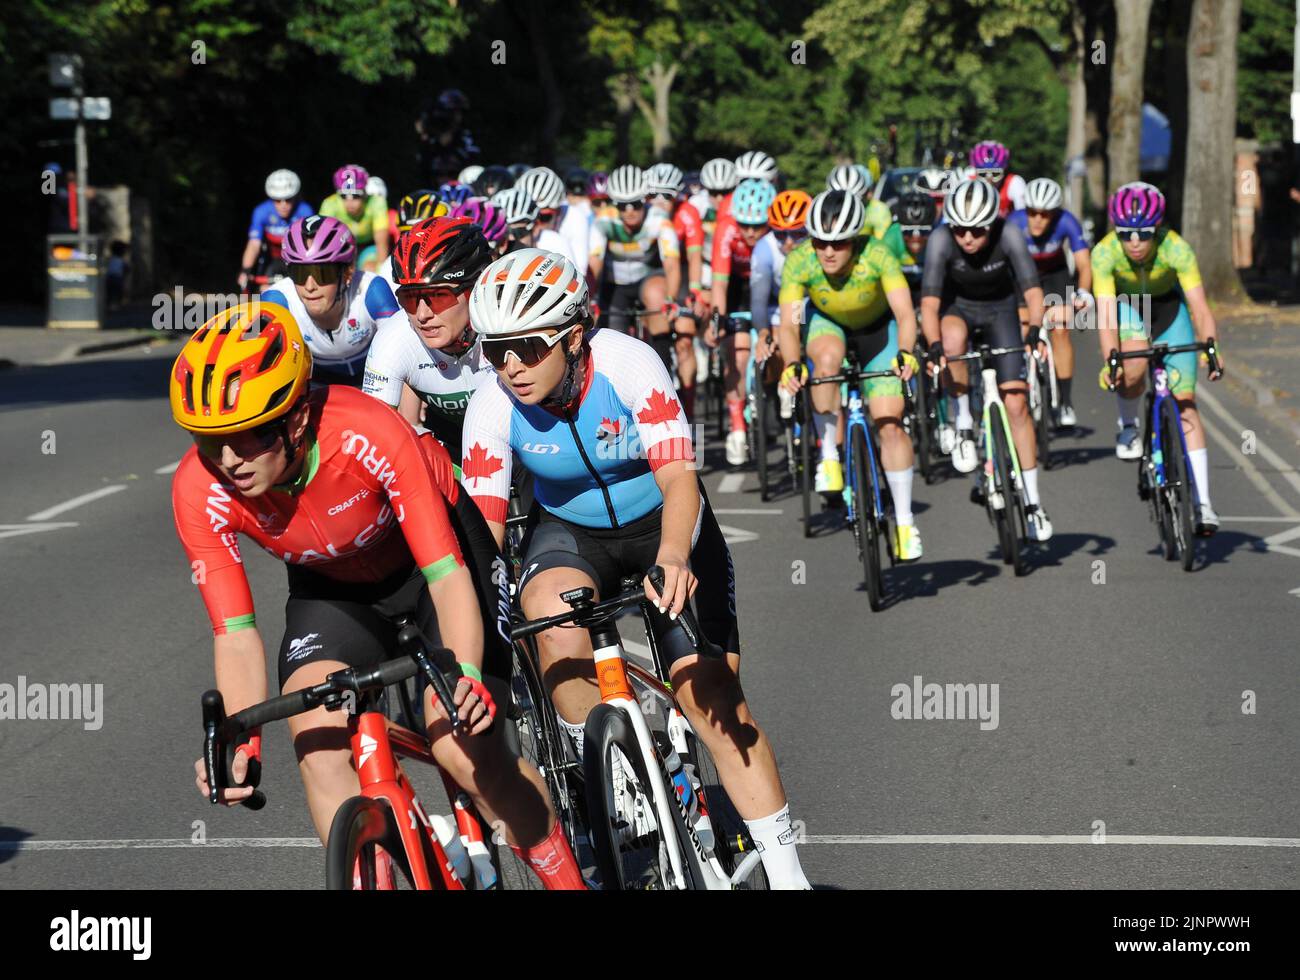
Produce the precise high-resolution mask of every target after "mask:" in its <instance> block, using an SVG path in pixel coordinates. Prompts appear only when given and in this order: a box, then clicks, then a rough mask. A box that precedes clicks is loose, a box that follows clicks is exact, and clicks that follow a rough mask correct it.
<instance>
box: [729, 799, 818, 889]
mask: <svg viewBox="0 0 1300 980" xmlns="http://www.w3.org/2000/svg"><path fill="white" fill-rule="evenodd" d="M745 826H746V827H748V828H749V836H750V837H752V838H753V839H754V846H755V847H757V848H758V853H759V855H760V856H761V857H762V858H763V870H764V871H766V872H767V880H768V882H769V883H770V884H771V886H772V887H773V888H774V889H777V888H786V889H800V888H803V889H809V888H812V885H810V884H808V879H807V878H805V877H804V873H803V866H802V865H801V864H800V863H799V851H798V848H797V847H796V846H795V838H796V837H797V836H798V832H797V831H796V830H795V828H794V827H793V826H792V825H791V822H790V804H789V803H787V804H786V805H785V806H783V807H781V809H779V810H777V811H776V813H773V814H772V815H771V816H767V817H760V818H759V819H758V820H746V821H745Z"/></svg>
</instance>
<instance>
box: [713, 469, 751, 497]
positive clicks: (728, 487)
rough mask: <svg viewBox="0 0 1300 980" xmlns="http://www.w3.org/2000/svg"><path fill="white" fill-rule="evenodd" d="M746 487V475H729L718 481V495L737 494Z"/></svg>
mask: <svg viewBox="0 0 1300 980" xmlns="http://www.w3.org/2000/svg"><path fill="white" fill-rule="evenodd" d="M744 485H745V474H744V473H728V474H727V475H726V476H724V477H723V478H722V479H721V480H719V481H718V493H737V492H739V490H740V488H741V487H742V486H744Z"/></svg>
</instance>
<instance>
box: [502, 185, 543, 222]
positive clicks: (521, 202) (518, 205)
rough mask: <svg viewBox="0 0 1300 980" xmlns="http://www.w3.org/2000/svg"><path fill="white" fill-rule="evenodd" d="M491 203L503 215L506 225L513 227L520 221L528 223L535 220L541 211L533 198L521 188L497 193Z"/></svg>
mask: <svg viewBox="0 0 1300 980" xmlns="http://www.w3.org/2000/svg"><path fill="white" fill-rule="evenodd" d="M492 203H493V204H494V205H495V206H496V207H498V208H500V209H501V211H502V212H503V213H504V214H505V218H506V224H508V225H513V224H517V223H518V222H521V221H527V222H529V223H531V222H534V221H536V220H537V216H538V214H539V213H540V211H541V209H540V208H539V207H538V206H537V202H536V201H534V200H533V196H532V195H531V194H529V193H528V192H527V191H526V190H524V189H523V188H522V187H512V188H510V189H509V190H507V191H498V192H497V194H496V195H495V196H494V197H493V198H492Z"/></svg>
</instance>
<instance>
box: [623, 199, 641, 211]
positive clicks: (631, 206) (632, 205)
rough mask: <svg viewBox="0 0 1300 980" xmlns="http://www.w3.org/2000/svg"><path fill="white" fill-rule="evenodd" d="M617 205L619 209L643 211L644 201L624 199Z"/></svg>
mask: <svg viewBox="0 0 1300 980" xmlns="http://www.w3.org/2000/svg"><path fill="white" fill-rule="evenodd" d="M617 207H618V209H619V211H643V210H645V201H624V202H623V203H622V204H619V205H617Z"/></svg>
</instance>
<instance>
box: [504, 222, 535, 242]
mask: <svg viewBox="0 0 1300 980" xmlns="http://www.w3.org/2000/svg"><path fill="white" fill-rule="evenodd" d="M532 233H533V225H532V222H523V223H520V224H516V225H511V226H510V227H509V229H508V230H507V232H506V234H508V235H509V236H510V240H511V241H512V242H517V241H520V240H521V239H524V238H527V237H528V236H529V235H531V234H532Z"/></svg>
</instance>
